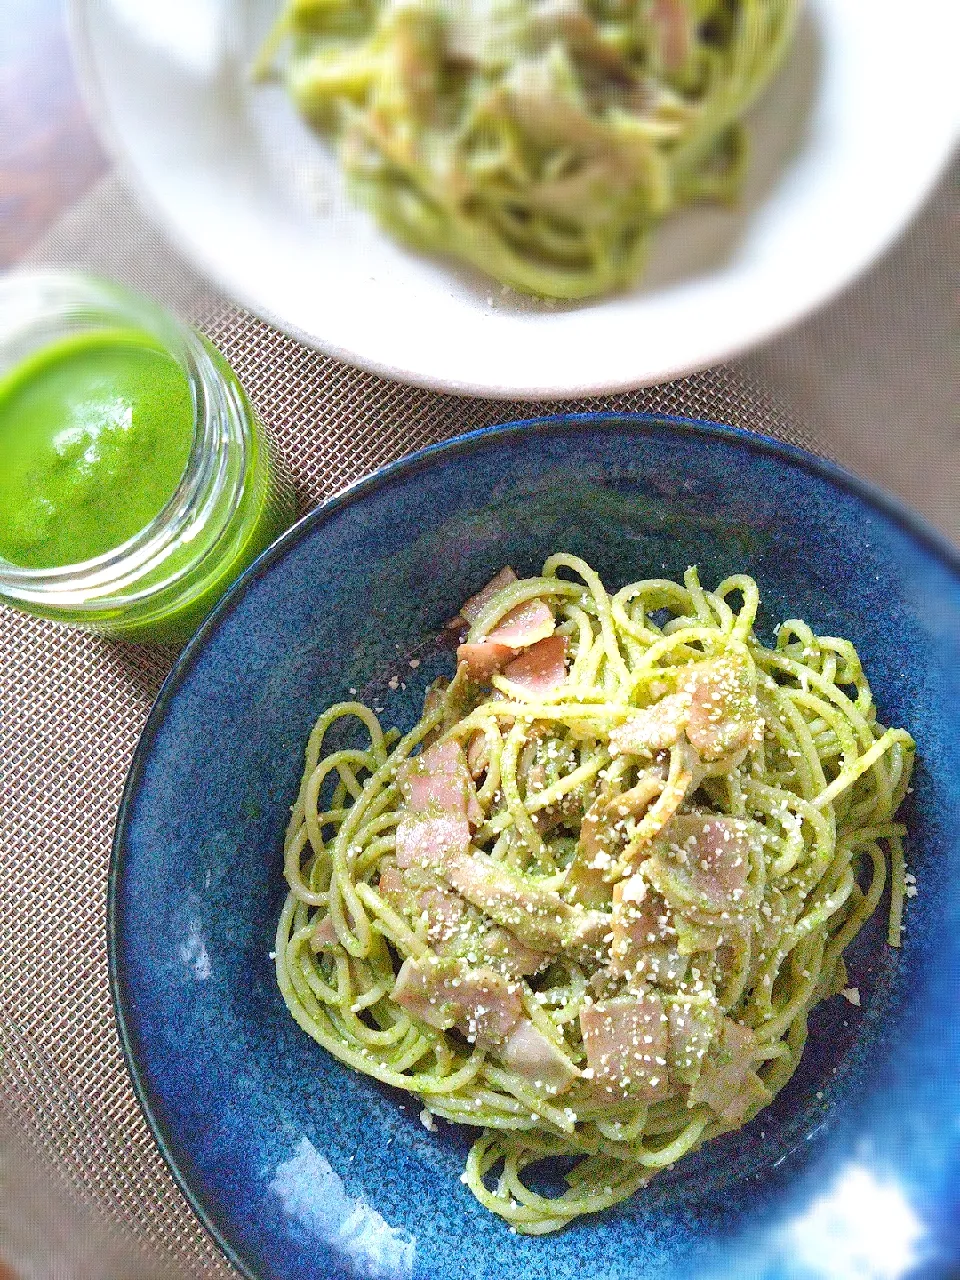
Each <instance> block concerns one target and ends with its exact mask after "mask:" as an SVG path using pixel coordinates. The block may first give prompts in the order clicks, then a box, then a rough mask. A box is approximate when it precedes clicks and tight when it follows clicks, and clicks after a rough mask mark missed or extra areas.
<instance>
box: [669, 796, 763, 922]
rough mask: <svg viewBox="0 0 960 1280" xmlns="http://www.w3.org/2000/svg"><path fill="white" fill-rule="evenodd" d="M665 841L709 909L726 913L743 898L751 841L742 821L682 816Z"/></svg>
mask: <svg viewBox="0 0 960 1280" xmlns="http://www.w3.org/2000/svg"><path fill="white" fill-rule="evenodd" d="M664 840H665V842H666V845H667V849H668V851H669V852H670V853H676V854H679V856H680V858H681V860H682V862H683V864H684V866H685V869H686V874H687V876H688V877H689V884H690V888H691V890H692V891H693V893H694V894H695V895H696V897H697V898H699V899H700V901H701V902H702V904H703V905H704V906H705V907H706V908H707V909H708V910H711V911H722V910H723V909H724V908H726V907H730V906H731V905H733V906H735V905H736V904H737V903H738V902H739V901H740V900H741V899H742V898H743V895H744V892H745V891H746V888H747V878H748V875H749V871H750V845H751V841H750V835H749V828H748V827H747V824H746V823H745V822H743V821H742V819H740V818H731V817H728V816H726V815H725V814H716V815H715V814H703V813H685V814H679V815H677V816H676V817H675V818H674V819H673V821H672V822H671V823H670V825H669V826H668V827H667V828H666V830H665V831H664Z"/></svg>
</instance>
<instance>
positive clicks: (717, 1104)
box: [689, 1018, 771, 1125]
mask: <svg viewBox="0 0 960 1280" xmlns="http://www.w3.org/2000/svg"><path fill="white" fill-rule="evenodd" d="M756 1050H757V1041H756V1037H755V1036H754V1034H753V1032H752V1031H751V1030H750V1029H749V1027H744V1026H742V1025H741V1023H739V1022H734V1021H733V1019H732V1018H724V1019H723V1023H722V1024H721V1028H720V1035H719V1037H718V1039H717V1041H716V1042H715V1045H714V1047H713V1049H712V1050H711V1052H710V1053H709V1055H708V1056H707V1057H706V1059H705V1060H704V1063H703V1066H702V1068H701V1070H700V1075H699V1076H698V1078H697V1080H696V1082H695V1083H694V1085H693V1086H692V1087H691V1089H690V1097H689V1101H690V1102H691V1103H697V1102H705V1103H706V1104H707V1106H708V1107H710V1108H711V1110H713V1111H715V1112H716V1113H717V1115H718V1116H719V1117H720V1119H721V1120H723V1121H724V1122H725V1123H726V1124H730V1125H739V1124H742V1122H743V1119H744V1116H745V1115H746V1114H747V1112H748V1111H753V1110H756V1109H759V1108H758V1105H755V1104H762V1103H764V1102H769V1100H770V1096H771V1095H770V1090H769V1089H767V1087H766V1086H765V1085H764V1083H763V1081H762V1080H761V1079H760V1077H759V1076H758V1075H757V1074H756V1072H755V1071H754V1069H753V1066H754V1063H755V1062H756Z"/></svg>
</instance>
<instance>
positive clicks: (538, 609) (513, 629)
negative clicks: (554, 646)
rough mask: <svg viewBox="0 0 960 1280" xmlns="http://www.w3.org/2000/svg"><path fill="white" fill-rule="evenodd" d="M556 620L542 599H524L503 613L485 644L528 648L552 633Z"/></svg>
mask: <svg viewBox="0 0 960 1280" xmlns="http://www.w3.org/2000/svg"><path fill="white" fill-rule="evenodd" d="M556 625H557V624H556V621H555V619H554V616H553V610H552V609H551V608H550V606H549V605H547V604H544V602H543V601H542V600H524V602H523V603H522V604H518V605H517V606H516V608H514V609H511V610H510V612H509V613H507V614H504V616H503V617H502V618H501V619H500V621H499V622H498V623H497V625H496V626H495V627H494V629H493V630H492V631H491V632H490V634H489V635H488V636H487V637H486V638H485V641H484V643H485V644H508V645H510V646H511V647H512V648H514V649H528V648H529V647H530V645H532V644H536V643H537V641H538V640H545V639H546V638H547V636H550V635H553V631H554V628H555V627H556Z"/></svg>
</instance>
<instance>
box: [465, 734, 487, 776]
mask: <svg viewBox="0 0 960 1280" xmlns="http://www.w3.org/2000/svg"><path fill="white" fill-rule="evenodd" d="M489 764H490V751H489V749H488V747H487V735H486V734H485V733H484V732H483V730H482V729H477V730H475V731H474V733H473V735H472V737H471V738H470V741H469V742H468V743H467V768H468V769H469V770H470V776H471V778H473V780H474V782H476V781H477V780H478V779H479V778H482V777H483V775H484V774H485V773H486V772H487V768H488V766H489Z"/></svg>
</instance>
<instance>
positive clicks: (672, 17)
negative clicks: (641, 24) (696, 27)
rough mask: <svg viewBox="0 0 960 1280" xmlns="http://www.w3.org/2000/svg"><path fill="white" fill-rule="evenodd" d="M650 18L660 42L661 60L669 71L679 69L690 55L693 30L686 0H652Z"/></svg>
mask: <svg viewBox="0 0 960 1280" xmlns="http://www.w3.org/2000/svg"><path fill="white" fill-rule="evenodd" d="M650 19H651V21H652V22H653V25H654V29H655V30H656V32H657V35H658V37H659V43H660V60H661V62H662V63H663V66H664V68H665V69H666V70H667V71H679V70H680V68H681V67H682V66H683V64H684V63H685V62H686V60H687V58H688V57H689V55H690V47H691V43H692V32H691V30H690V18H689V15H688V12H687V6H686V5H685V4H684V0H652V5H651V9H650Z"/></svg>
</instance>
